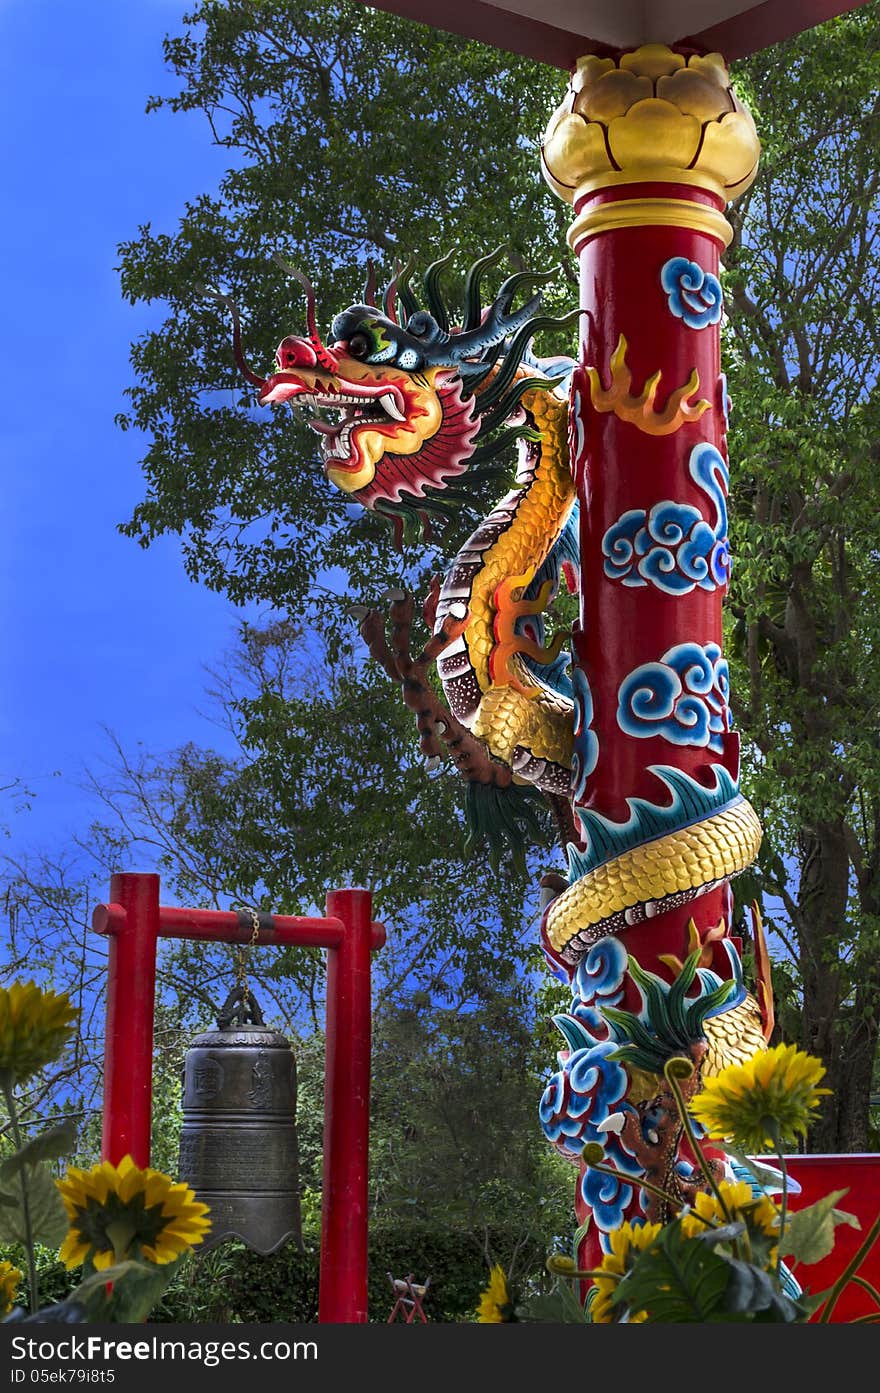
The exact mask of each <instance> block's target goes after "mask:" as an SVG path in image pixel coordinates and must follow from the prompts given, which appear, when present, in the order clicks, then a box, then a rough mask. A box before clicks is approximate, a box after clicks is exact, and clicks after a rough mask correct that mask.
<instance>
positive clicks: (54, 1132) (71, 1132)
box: [0, 1118, 76, 1183]
mask: <svg viewBox="0 0 880 1393" xmlns="http://www.w3.org/2000/svg"><path fill="white" fill-rule="evenodd" d="M75 1143H76V1128H75V1127H74V1125H73V1123H72V1122H71V1121H69V1120H68V1119H67V1118H65V1119H64V1120H63V1121H62V1122H58V1123H56V1124H55V1125H54V1126H52V1127H49V1128H47V1129H46V1131H45V1132H40V1133H38V1134H37V1136H35V1137H31V1139H30V1140H29V1141H27V1142H25V1143H24V1145H23V1146H21V1147H19V1149H18V1150H17V1151H14V1152H13V1153H12V1155H11V1156H7V1157H6V1158H5V1160H3V1161H2V1162H0V1183H2V1182H4V1181H8V1180H11V1179H12V1177H13V1176H16V1175H18V1174H19V1173H20V1172H21V1171H22V1170H24V1168H25V1167H26V1166H35V1165H36V1164H37V1163H38V1162H40V1161H57V1160H58V1159H59V1158H60V1157H62V1156H67V1155H69V1153H70V1152H71V1151H72V1150H73V1148H74V1145H75Z"/></svg>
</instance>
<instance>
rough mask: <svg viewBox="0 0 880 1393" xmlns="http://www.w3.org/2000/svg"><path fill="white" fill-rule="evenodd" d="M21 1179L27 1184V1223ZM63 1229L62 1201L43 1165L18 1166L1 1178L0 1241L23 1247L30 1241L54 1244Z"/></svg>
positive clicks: (49, 1246)
mask: <svg viewBox="0 0 880 1393" xmlns="http://www.w3.org/2000/svg"><path fill="white" fill-rule="evenodd" d="M22 1179H23V1180H24V1184H25V1186H26V1188H27V1196H28V1209H29V1211H30V1225H28V1222H27V1220H26V1217H25V1211H24V1206H23V1204H22V1196H21V1184H22ZM66 1233H67V1219H66V1217H65V1214H64V1205H63V1204H62V1203H61V1196H60V1195H59V1193H58V1191H57V1190H56V1188H55V1182H54V1180H53V1178H52V1174H51V1172H50V1171H49V1169H48V1168H47V1167H46V1166H45V1165H43V1164H42V1163H37V1164H36V1165H25V1166H22V1167H19V1168H17V1171H16V1174H15V1175H13V1176H10V1177H4V1178H3V1180H2V1181H0V1243H20V1244H21V1245H22V1246H23V1247H24V1246H27V1245H28V1243H29V1242H30V1241H33V1242H35V1243H42V1244H44V1245H45V1246H46V1247H48V1248H57V1247H58V1245H59V1244H60V1243H61V1241H62V1240H63V1238H64V1235H65V1234H66Z"/></svg>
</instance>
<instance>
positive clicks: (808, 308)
mask: <svg viewBox="0 0 880 1393" xmlns="http://www.w3.org/2000/svg"><path fill="white" fill-rule="evenodd" d="M734 71H735V75H736V80H737V82H738V83H739V84H740V86H741V89H742V91H743V93H744V95H745V97H746V100H747V101H748V102H749V104H750V106H751V107H752V109H753V111H754V113H755V117H756V121H757V124H758V130H759V134H760V136H761V140H762V143H763V146H764V154H763V158H762V165H761V172H760V174H759V176H758V179H757V181H756V183H755V185H754V186H753V188H752V190H751V191H750V192H749V193H747V194H746V195H745V196H744V197H743V198H742V199H741V200H740V201H739V203H738V204H737V205H735V207H734V209H733V214H732V215H733V221H734V226H735V229H736V236H735V239H734V243H733V245H732V246H731V248H730V249H729V251H728V253H727V254H726V256H725V263H726V267H727V270H726V275H725V291H726V295H727V301H728V310H729V314H730V318H729V322H728V327H727V333H726V345H725V347H726V357H727V363H726V366H727V371H728V376H729V380H730V387H731V395H732V400H733V415H732V422H731V424H732V429H731V436H730V448H731V459H732V465H733V467H732V510H731V517H732V527H731V545H732V549H733V553H734V556H735V558H736V561H735V565H734V573H733V588H732V592H731V600H730V604H729V615H728V617H729V619H730V620H731V621H732V622H731V624H730V625H729V641H728V653H729V656H730V659H731V681H732V690H733V692H734V714H735V716H736V719H737V722H738V724H739V726H740V729H741V731H742V733H743V736H744V786H745V790H746V792H747V793H748V795H749V796H750V797H751V798H752V800H753V801H754V802H755V804H756V806H757V808H758V811H759V813H760V814H761V817H762V821H763V822H764V824H765V832H766V835H765V842H764V847H763V848H762V852H761V855H760V857H759V859H758V863H757V867H756V874H755V876H754V878H753V881H752V885H751V887H744V889H747V890H749V893H750V895H751V894H754V892H755V890H756V889H757V890H759V891H761V892H763V893H764V894H765V895H769V896H772V897H773V902H774V903H776V904H777V905H778V908H775V909H774V910H773V911H772V916H771V918H770V927H771V930H774V929H775V931H776V934H777V939H776V942H777V944H779V943H781V945H782V947H783V949H784V958H785V973H784V975H783V976H781V978H780V985H781V987H783V988H784V990H783V993H782V995H783V997H784V998H785V999H786V1000H785V1001H784V1002H783V1005H784V1006H785V1007H786V1009H784V1011H783V1021H782V1024H783V1029H784V1031H785V1032H786V1038H788V1039H793V1040H797V1041H798V1042H800V1043H802V1044H803V1046H804V1048H805V1049H807V1050H808V1051H809V1052H810V1053H812V1054H816V1055H819V1056H820V1057H821V1058H822V1060H823V1062H824V1063H825V1065H826V1066H827V1068H828V1072H829V1078H828V1082H829V1083H830V1085H831V1087H832V1088H833V1090H834V1097H833V1098H832V1099H830V1100H828V1102H827V1104H826V1106H825V1107H824V1108H823V1116H822V1119H821V1121H820V1123H819V1124H818V1125H817V1126H815V1127H814V1128H813V1129H812V1132H811V1137H810V1146H811V1149H812V1150H815V1151H829V1152H835V1151H849V1150H855V1151H859V1150H867V1149H869V1145H870V1139H869V1136H868V1132H867V1118H868V1097H869V1096H870V1093H871V1091H872V1087H873V1084H872V1073H873V1066H874V1060H875V1057H876V1049H877V1027H878V1019H880V973H878V966H877V965H878V953H877V947H878V926H880V919H878V909H880V838H878V829H880V762H878V759H877V750H878V747H880V724H878V717H877V703H876V700H875V693H876V690H877V685H878V681H880V669H878V655H880V645H878V642H877V638H878V628H877V625H878V615H880V588H878V585H880V582H878V572H877V567H876V564H875V557H876V552H877V545H878V541H880V533H878V530H877V528H878V522H877V520H878V517H880V506H878V505H880V494H878V480H880V472H878V468H877V465H878V451H877V438H878V420H880V418H878V410H880V397H878V391H877V383H878V369H880V317H878V313H877V299H878V296H877V290H878V286H880V248H878V246H877V241H876V237H875V235H874V230H873V229H874V228H875V226H876V220H877V215H878V211H880V160H878V149H880V104H878V101H877V90H878V77H880V11H878V6H877V4H876V3H871V4H867V5H864V6H861V7H859V8H858V9H857V10H856V11H854V12H853V13H851V14H848V15H845V16H841V18H839V19H837V20H834V21H831V22H830V23H828V24H825V25H822V26H820V27H819V28H817V29H813V30H810V31H807V32H806V33H804V34H802V35H800V36H799V37H797V38H795V39H792V40H790V41H789V42H787V43H785V44H781V45H779V46H778V47H776V48H775V49H770V50H767V51H764V52H761V53H759V54H756V55H755V56H754V57H753V58H750V59H748V60H746V61H744V62H741V63H739V64H736V65H735V68H734ZM792 974H793V976H794V979H795V980H794V981H793V982H791V983H790V982H789V980H788V979H789V977H790V976H791V975H792ZM790 985H792V986H793V987H794V989H795V992H796V997H795V998H794V1001H793V1005H794V1006H795V1010H794V1011H792V1010H790V1009H788V1008H787V1005H786V1002H787V1001H790V1000H791V996H790V991H789V987H790Z"/></svg>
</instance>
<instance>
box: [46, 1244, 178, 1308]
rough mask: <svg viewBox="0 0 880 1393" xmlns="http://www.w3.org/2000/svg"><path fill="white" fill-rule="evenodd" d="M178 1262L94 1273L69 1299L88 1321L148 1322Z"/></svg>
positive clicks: (117, 1267) (130, 1265)
mask: <svg viewBox="0 0 880 1393" xmlns="http://www.w3.org/2000/svg"><path fill="white" fill-rule="evenodd" d="M180 1261H181V1259H180V1258H178V1260H177V1262H168V1263H164V1264H163V1265H162V1266H158V1265H157V1264H156V1263H151V1262H134V1261H128V1262H119V1263H114V1264H113V1266H112V1267H105V1268H104V1269H103V1271H101V1272H92V1273H91V1274H90V1275H89V1276H87V1277H85V1278H84V1279H83V1281H82V1282H81V1283H80V1284H79V1286H78V1287H76V1288H75V1289H74V1290H73V1291H72V1292H71V1293H70V1296H69V1298H68V1299H69V1300H70V1301H71V1302H73V1303H75V1304H76V1305H78V1306H81V1307H82V1308H83V1311H84V1313H85V1315H84V1318H85V1319H86V1320H88V1321H117V1322H119V1323H121V1324H128V1325H133V1324H135V1323H138V1322H141V1321H145V1320H146V1318H147V1316H148V1315H149V1314H150V1312H151V1311H152V1309H153V1307H154V1306H155V1305H156V1303H157V1301H158V1300H159V1299H160V1297H161V1296H162V1294H163V1293H164V1291H165V1289H166V1287H167V1286H168V1284H169V1282H170V1281H171V1279H172V1278H173V1276H174V1271H175V1268H176V1267H178V1266H179V1264H180Z"/></svg>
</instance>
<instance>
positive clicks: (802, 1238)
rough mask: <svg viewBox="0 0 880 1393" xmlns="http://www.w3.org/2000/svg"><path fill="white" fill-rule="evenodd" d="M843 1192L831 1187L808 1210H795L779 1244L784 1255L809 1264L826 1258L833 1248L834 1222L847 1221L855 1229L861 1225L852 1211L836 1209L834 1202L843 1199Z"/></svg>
mask: <svg viewBox="0 0 880 1393" xmlns="http://www.w3.org/2000/svg"><path fill="white" fill-rule="evenodd" d="M846 1193H847V1192H846V1190H832V1191H831V1193H830V1194H828V1195H823V1197H822V1198H821V1199H820V1200H816V1202H815V1204H811V1205H810V1206H809V1207H808V1208H807V1209H799V1210H796V1211H795V1212H794V1213H793V1214H791V1215H790V1216H789V1217H788V1220H787V1222H786V1225H785V1233H784V1235H783V1237H782V1239H781V1241H780V1244H779V1250H780V1252H781V1253H782V1255H783V1257H793V1258H794V1259H795V1261H796V1262H802V1263H804V1265H805V1266H807V1267H809V1266H810V1264H811V1263H814V1262H821V1261H822V1259H823V1258H827V1256H828V1254H829V1253H830V1252H831V1251H832V1250H833V1248H834V1229H835V1227H836V1225H837V1224H848V1225H849V1226H850V1227H851V1228H856V1229H857V1228H860V1227H861V1225H860V1224H859V1221H858V1219H857V1218H856V1217H855V1215H854V1214H846V1213H844V1212H843V1211H842V1210H840V1209H836V1208H835V1206H836V1204H837V1201H838V1200H840V1199H843V1196H844V1195H845V1194H846Z"/></svg>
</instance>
